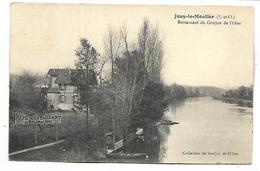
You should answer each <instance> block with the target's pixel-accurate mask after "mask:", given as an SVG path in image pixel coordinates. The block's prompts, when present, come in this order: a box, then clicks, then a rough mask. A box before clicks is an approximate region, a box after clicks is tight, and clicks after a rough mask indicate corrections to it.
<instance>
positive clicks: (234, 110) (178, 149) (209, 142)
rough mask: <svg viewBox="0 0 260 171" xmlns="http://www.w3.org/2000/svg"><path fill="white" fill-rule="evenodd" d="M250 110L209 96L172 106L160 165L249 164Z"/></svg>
mask: <svg viewBox="0 0 260 171" xmlns="http://www.w3.org/2000/svg"><path fill="white" fill-rule="evenodd" d="M252 113H253V109H252V108H249V107H241V106H238V105H236V104H229V103H224V102H222V101H221V100H216V99H213V98H211V97H200V98H189V99H186V100H185V101H184V102H183V103H181V104H179V105H172V106H170V107H169V111H168V112H167V113H166V117H168V119H170V120H172V121H175V122H179V124H178V125H173V126H170V130H169V133H168V134H167V136H166V138H165V140H164V142H162V145H161V146H162V148H161V156H162V157H161V162H164V163H250V162H251V157H252V127H253V115H252Z"/></svg>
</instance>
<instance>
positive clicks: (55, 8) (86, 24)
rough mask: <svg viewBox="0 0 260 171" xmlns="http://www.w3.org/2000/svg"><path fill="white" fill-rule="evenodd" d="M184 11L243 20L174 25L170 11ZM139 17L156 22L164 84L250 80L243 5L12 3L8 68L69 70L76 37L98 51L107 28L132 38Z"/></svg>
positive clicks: (248, 28)
mask: <svg viewBox="0 0 260 171" xmlns="http://www.w3.org/2000/svg"><path fill="white" fill-rule="evenodd" d="M189 13H190V14H212V15H218V14H222V15H230V14H231V15H235V16H236V19H237V20H238V21H240V22H241V23H242V24H241V25H240V26H215V25H180V24H176V20H174V15H175V14H189ZM144 18H148V19H149V20H150V21H151V23H152V24H153V25H157V24H158V26H159V31H160V35H161V37H162V39H163V43H164V50H165V55H164V69H163V79H164V81H165V82H166V83H167V84H171V83H174V82H177V83H179V84H185V85H212V86H219V87H224V88H230V87H236V86H239V85H251V84H252V80H253V23H252V20H253V13H252V9H251V8H246V7H245V8H237V7H232V8H230V7H225V8H224V7H222V8H217V7H207V8H206V7H187V6H186V7H183V6H122V5H121V6H111V5H110V6H102V5H99V6H94V5H57V4H45V5H42V4H23V3H16V4H12V6H11V41H10V43H11V46H10V72H11V73H19V72H22V71H23V70H31V71H33V72H38V73H47V71H48V69H49V68H58V67H59V68H64V67H68V66H69V67H71V68H73V67H74V60H75V59H76V57H75V49H76V48H77V47H78V46H79V40H80V38H83V37H84V38H87V39H88V40H89V41H90V42H91V44H92V45H93V46H94V47H95V48H96V49H97V50H98V51H99V52H100V53H103V38H104V35H105V34H106V32H107V29H108V27H109V26H110V27H114V28H115V29H116V28H118V27H120V26H122V25H125V26H126V27H127V30H128V33H129V39H130V40H131V41H133V42H134V41H136V39H137V34H138V30H139V28H140V26H141V24H142V21H143V19H144Z"/></svg>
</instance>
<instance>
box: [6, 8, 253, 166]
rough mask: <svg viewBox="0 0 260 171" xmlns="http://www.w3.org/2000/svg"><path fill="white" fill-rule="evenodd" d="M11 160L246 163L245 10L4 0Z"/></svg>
mask: <svg viewBox="0 0 260 171" xmlns="http://www.w3.org/2000/svg"><path fill="white" fill-rule="evenodd" d="M9 55H10V56H9V63H10V65H9V128H8V129H9V141H8V143H9V147H8V151H9V152H8V153H9V154H8V158H9V161H35V162H36V161H43V162H69V163H71V162H73V163H74V162H76V163H79V162H80V163H88V162H91V163H93V162H95V163H166V164H243V165H245V164H252V154H253V106H254V103H253V94H254V8H253V7H251V6H181V5H178V6H177V5H176V6H174V5H108V4H107V5H106V4H104V5H101V4H100V5H97V4H96V5H94V4H58V3H57V4H54V3H53V4H51V3H12V4H11V5H10V54H9Z"/></svg>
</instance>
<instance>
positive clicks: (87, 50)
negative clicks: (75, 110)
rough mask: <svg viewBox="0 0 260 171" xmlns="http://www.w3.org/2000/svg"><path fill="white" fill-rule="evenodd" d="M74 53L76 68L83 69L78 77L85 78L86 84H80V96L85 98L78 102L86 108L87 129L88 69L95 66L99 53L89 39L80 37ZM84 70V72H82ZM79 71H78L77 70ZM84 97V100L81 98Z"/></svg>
mask: <svg viewBox="0 0 260 171" xmlns="http://www.w3.org/2000/svg"><path fill="white" fill-rule="evenodd" d="M75 55H76V57H77V60H76V61H75V66H76V68H77V69H78V70H81V71H83V74H82V75H83V78H80V79H84V80H86V83H87V84H86V85H80V96H81V97H82V96H83V97H85V98H81V100H80V102H81V105H83V106H85V110H86V119H87V123H86V128H87V129H88V112H89V102H88V101H89V96H90V93H89V91H90V90H89V89H90V87H89V80H90V77H89V70H90V69H93V70H94V68H95V67H96V65H97V63H98V57H99V56H100V55H99V53H98V52H97V50H96V49H95V48H94V47H93V46H91V44H90V43H89V41H88V40H87V39H84V38H82V39H80V47H78V48H77V49H76V50H75ZM84 70H86V74H85V72H84ZM78 73H80V72H78ZM83 99H84V100H83Z"/></svg>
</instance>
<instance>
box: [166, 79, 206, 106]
mask: <svg viewBox="0 0 260 171" xmlns="http://www.w3.org/2000/svg"><path fill="white" fill-rule="evenodd" d="M164 90H165V99H166V101H167V103H168V104H169V103H178V102H180V101H183V100H184V99H185V98H188V97H201V96H203V94H202V93H201V92H200V91H199V89H198V88H196V87H194V88H191V87H189V88H185V87H184V86H182V85H179V84H176V83H174V84H171V85H164Z"/></svg>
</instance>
